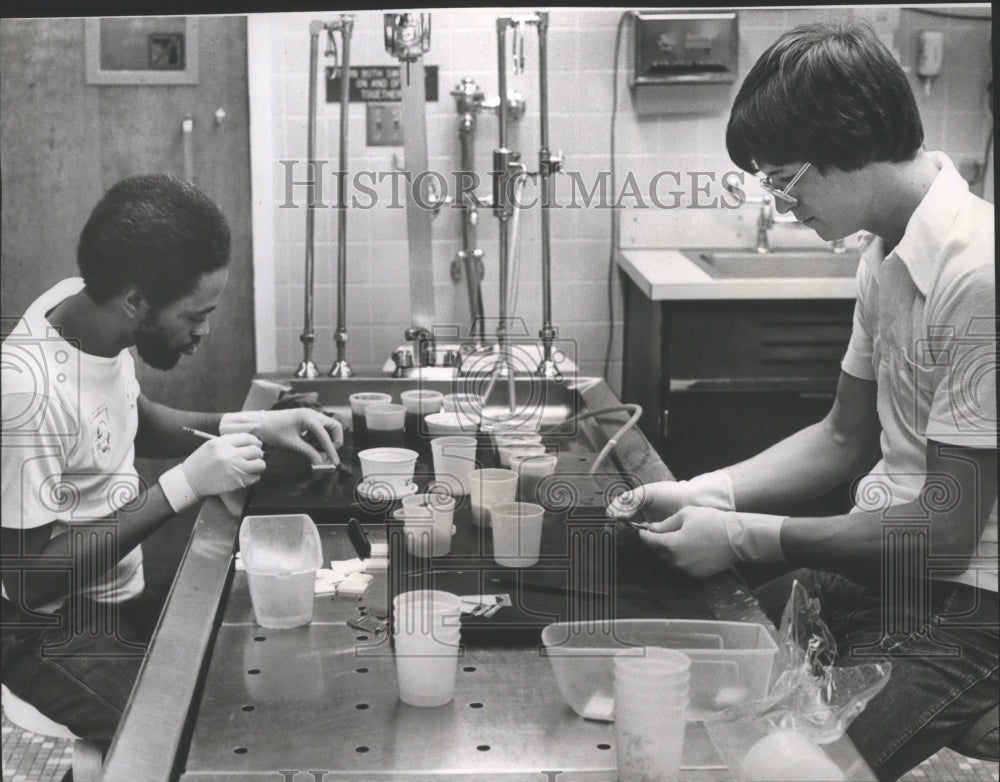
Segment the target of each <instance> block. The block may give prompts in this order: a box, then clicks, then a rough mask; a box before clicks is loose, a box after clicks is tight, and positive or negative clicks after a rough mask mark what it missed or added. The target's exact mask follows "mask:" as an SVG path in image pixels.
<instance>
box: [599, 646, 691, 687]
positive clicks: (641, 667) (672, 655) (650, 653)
mask: <svg viewBox="0 0 1000 782" xmlns="http://www.w3.org/2000/svg"><path fill="white" fill-rule="evenodd" d="M615 676H621V677H625V678H630V679H631V678H634V679H642V680H643V681H650V680H653V679H656V680H660V681H664V682H685V683H686V682H688V681H689V680H690V677H691V658H690V657H688V656H687V655H686V654H684V653H683V652H679V651H677V650H676V649H666V648H664V647H662V646H646V647H645V648H644V649H641V650H638V649H629V650H627V651H623V652H618V653H617V654H616V655H615Z"/></svg>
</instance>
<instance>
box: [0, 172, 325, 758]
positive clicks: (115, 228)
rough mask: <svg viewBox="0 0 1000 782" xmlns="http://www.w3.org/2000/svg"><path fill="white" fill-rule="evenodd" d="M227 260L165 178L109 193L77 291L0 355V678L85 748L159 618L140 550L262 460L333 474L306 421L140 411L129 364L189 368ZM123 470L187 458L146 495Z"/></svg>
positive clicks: (216, 227)
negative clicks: (283, 457)
mask: <svg viewBox="0 0 1000 782" xmlns="http://www.w3.org/2000/svg"><path fill="white" fill-rule="evenodd" d="M228 261H229V229H228V227H227V225H226V220H225V218H224V217H223V215H222V212H221V211H220V210H219V207H218V206H217V205H216V204H215V203H214V202H213V201H212V200H211V199H209V198H208V197H207V196H206V195H205V194H203V193H201V192H200V191H199V190H197V189H196V188H194V187H193V186H191V185H189V184H187V183H185V182H181V181H179V180H176V179H173V178H171V177H167V176H162V175H148V176H137V177H132V178H129V179H126V180H123V181H121V182H119V183H118V184H116V185H115V186H113V187H112V188H111V189H110V190H109V191H108V192H107V193H106V194H105V196H104V197H103V198H102V199H101V201H100V202H99V203H98V204H97V206H96V207H95V208H94V210H93V212H92V213H91V215H90V218H89V219H88V221H87V224H86V225H85V226H84V229H83V232H82V233H81V236H80V242H79V246H78V248H77V264H78V266H79V269H80V274H81V277H79V278H73V279H67V280H64V281H62V282H60V283H58V284H57V285H56V286H55V287H53V288H52V289H51V290H49V291H48V292H46V293H44V294H42V296H40V297H39V298H38V299H37V300H36V301H35V302H34V303H33V304H31V306H30V307H28V309H27V311H26V312H25V314H24V316H23V317H22V318H21V319H20V321H19V322H18V324H17V326H16V327H15V329H14V330H13V331H12V332H11V334H10V335H9V336H8V338H7V339H6V340H5V341H4V343H3V349H2V360H3V367H2V381H3V393H2V399H3V418H2V424H3V447H2V455H3V462H2V497H3V516H2V532H0V544H2V553H3V558H2V560H0V563H2V566H0V575H2V585H3V596H2V598H3V599H2V608H3V614H2V623H0V640H2V649H0V650H2V667H0V674H2V676H0V678H2V681H3V684H4V685H5V686H6V687H8V688H9V689H10V691H11V692H12V693H14V694H15V695H17V696H19V697H20V698H22V699H24V700H26V701H28V702H29V703H31V704H32V705H34V706H35V707H36V708H37V709H38V710H39V711H41V712H42V713H43V714H45V715H46V716H48V717H49V718H51V719H53V720H55V721H56V722H58V723H60V724H63V725H66V726H67V727H68V728H69V729H70V730H71V731H72V732H73V733H75V734H76V735H77V736H79V737H81V738H86V739H89V740H92V741H95V742H98V743H104V744H107V743H108V742H110V740H111V737H112V735H113V733H114V731H115V728H116V726H117V724H118V721H119V719H120V717H121V714H122V710H123V709H124V707H125V704H126V701H127V699H128V696H129V693H130V692H131V689H132V685H133V682H134V680H135V677H136V675H137V673H138V670H139V667H140V665H141V663H142V659H143V652H144V648H145V644H146V643H148V641H149V638H150V635H151V632H152V628H153V627H154V625H155V623H156V620H157V617H158V612H159V605H158V604H157V603H155V602H154V600H153V599H152V597H151V596H150V595H149V593H148V590H147V589H146V588H145V583H144V579H143V570H142V550H141V547H140V543H141V542H142V541H143V540H144V539H146V538H147V537H148V536H149V535H150V534H152V533H153V532H154V531H155V530H157V529H158V528H159V527H160V526H161V525H163V524H164V523H165V522H168V521H169V520H170V519H171V518H173V517H174V516H175V514H176V513H178V512H180V511H181V510H184V509H186V508H189V507H191V506H193V505H194V504H195V503H197V502H199V501H200V500H201V499H202V498H204V497H208V496H213V495H225V494H227V493H228V492H231V491H234V490H238V489H242V488H245V487H247V486H250V485H251V484H253V483H255V482H256V481H257V480H258V479H259V477H260V474H261V473H262V472H263V471H264V467H265V465H264V460H263V450H262V447H263V445H264V444H267V445H269V446H273V447H279V448H288V449H292V450H296V451H298V452H300V453H302V454H304V455H305V456H306V457H308V458H309V459H310V461H312V462H314V463H315V462H320V461H322V460H323V459H324V457H325V458H328V459H329V460H331V461H332V462H334V463H337V462H338V456H337V452H336V446H338V445H340V444H342V443H343V431H342V429H341V425H340V424H339V422H337V421H336V420H334V419H332V418H328V417H326V416H324V415H322V414H320V413H318V412H316V411H313V410H305V409H298V410H282V411H269V412H250V413H226V414H224V415H220V414H217V413H196V412H185V411H180V410H174V409H171V408H169V407H166V406H164V405H160V404H156V403H154V402H151V401H150V400H148V399H146V398H145V397H144V396H143V395H142V393H141V391H140V389H139V384H138V382H137V381H136V377H135V367H134V364H133V360H132V356H131V354H130V353H129V350H128V348H129V347H131V346H133V345H134V346H135V348H136V351H137V352H138V354H139V356H140V357H141V358H142V360H143V361H145V362H146V363H147V364H149V365H150V366H152V367H155V368H157V369H162V370H168V369H170V368H171V367H173V366H175V365H176V364H177V362H178V360H179V359H180V357H181V355H192V354H193V353H194V352H195V350H196V349H197V346H198V343H199V342H200V341H201V340H202V339H203V338H204V337H205V336H206V335H207V334H208V333H209V324H208V319H209V315H210V314H211V312H212V311H213V310H214V309H215V307H216V305H217V304H218V302H219V299H220V297H221V296H222V292H223V289H224V287H225V285H226V280H227V277H228V275H229V271H228V268H227V264H228ZM183 427H190V428H193V429H198V430H202V431H206V432H210V433H212V434H215V433H219V436H218V437H217V438H215V439H212V440H208V441H204V440H201V439H197V438H194V437H192V436H191V435H190V434H187V433H185V432H184V431H183ZM306 437H309V438H311V439H312V441H313V442H315V443H317V444H318V445H319V447H320V449H321V450H322V452H323V453H321V452H320V451H318V450H316V449H315V448H314V447H313V446H312V445H311V444H310V443H309V442H308V441H307V439H306ZM137 455H138V456H150V457H158V458H169V457H186V458H185V460H184V461H183V462H182V463H181V464H179V465H177V466H175V467H173V468H171V469H169V470H167V471H166V472H165V473H164V474H163V475H162V476H161V477H160V479H159V481H158V482H157V483H156V484H153V485H151V486H147V485H140V483H141V482H140V480H139V477H138V475H137V473H136V470H135V466H134V458H135V456H137ZM205 621H210V618H209V617H205Z"/></svg>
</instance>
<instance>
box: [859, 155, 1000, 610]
mask: <svg viewBox="0 0 1000 782" xmlns="http://www.w3.org/2000/svg"><path fill="white" fill-rule="evenodd" d="M929 154H930V155H931V157H932V159H933V160H934V162H935V164H936V165H937V166H938V168H939V169H940V173H939V174H938V175H937V177H936V178H935V179H934V182H933V183H932V185H931V188H930V190H928V192H927V194H926V195H925V196H924V199H923V200H922V201H921V202H920V205H919V206H918V207H917V209H916V211H914V213H913V215H912V217H911V218H910V221H909V222H908V223H907V226H906V232H905V233H904V235H903V238H902V240H901V241H900V242H899V244H898V245H897V246H896V247H895V249H894V250H893V251H892V252H890V253H889V254H888V255H885V253H884V248H883V245H882V241H881V240H880V239H879V238H877V237H869V238H868V239H867V240H866V241H865V242H863V244H862V261H861V264H860V266H859V268H858V276H857V288H858V300H857V304H856V306H855V310H854V329H853V332H852V334H851V341H850V344H849V346H848V349H847V353H846V355H845V356H844V360H843V362H842V364H841V367H842V369H843V370H844V372H846V373H848V374H850V375H853V376H854V377H858V378H861V379H864V380H874V381H876V382H877V384H878V417H879V422H880V423H881V426H882V434H881V445H882V460H881V461H880V462H879V463H878V464H877V465H876V466H875V467H874V468H873V469H872V471H871V472H870V473H869V474H868V475H867V476H865V477H864V478H863V479H862V480H861V481H860V482H859V484H858V488H857V492H856V495H855V502H856V506H855V509H856V510H860V511H885V509H886V508H888V507H890V506H893V505H899V504H901V503H906V502H911V501H913V500H914V499H916V498H917V496H918V495H919V493H920V490H921V489H922V487H923V486H924V483H925V480H927V478H928V476H927V464H926V449H927V441H928V440H934V441H936V442H939V443H944V444H949V445H960V446H966V447H969V448H989V449H995V448H996V447H997V406H996V355H997V353H996V351H997V342H996V319H995V318H996V280H995V274H996V269H995V263H996V261H995V258H994V219H993V206H992V205H991V204H989V203H987V202H986V201H983V200H982V199H980V198H978V197H977V196H975V195H973V194H972V193H970V192H969V187H968V184H967V183H966V182H965V180H964V179H963V178H962V177H961V175H960V174H959V173H958V171H957V170H956V169H955V166H954V165H953V164H952V162H951V161H950V160H949V159H948V157H947V156H945V155H943V154H941V153H929ZM949 491H950V487H948V486H945V485H943V484H942V486H941V492H939V493H938V496H939V497H940V498H941V501H942V503H947V502H949V501H950V500H949V499H947V498H948V497H949ZM951 497H952V498H953V497H954V494H953V492H952V493H951ZM890 517H891V513H889V512H887V513H886V518H887V519H888V518H890ZM900 521H902V520H900ZM913 521H916V522H919V519H915V520H913ZM971 521H972V520H970V531H972V532H974V529H973V527H972V525H971ZM930 555H931V557H930V561H929V567H930V573H929V575H930V577H931V578H938V579H943V580H951V581H962V582H964V583H968V584H972V585H974V586H979V587H981V588H984V589H990V590H992V591H994V592H995V591H996V590H997V565H996V557H997V505H996V498H995V497H994V498H993V509H992V511H991V513H990V517H989V519H988V521H987V522H986V526H985V529H984V530H983V533H982V535H981V537H980V540H979V549H978V553H977V557H976V561H975V562H974V564H973V566H972V567H970V568H969V570H967V571H965V572H964V573H956V572H955V571H950V572H949V571H946V570H941V571H935V570H934V552H933V551H931V552H930Z"/></svg>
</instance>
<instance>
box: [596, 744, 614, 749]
mask: <svg viewBox="0 0 1000 782" xmlns="http://www.w3.org/2000/svg"><path fill="white" fill-rule="evenodd" d="M597 748H598V749H611V745H610V744H598V745H597Z"/></svg>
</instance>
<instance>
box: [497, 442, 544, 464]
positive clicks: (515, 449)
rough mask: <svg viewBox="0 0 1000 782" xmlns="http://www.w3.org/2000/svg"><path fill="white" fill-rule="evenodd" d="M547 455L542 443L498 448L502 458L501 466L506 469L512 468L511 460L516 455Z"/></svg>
mask: <svg viewBox="0 0 1000 782" xmlns="http://www.w3.org/2000/svg"><path fill="white" fill-rule="evenodd" d="M543 453H545V446H544V445H542V444H541V443H530V444H523V445H501V446H500V447H499V448H497V454H498V455H499V457H500V464H501V465H503V466H504V467H510V459H511V457H512V456H514V455H515V454H517V455H519V456H520V455H522V454H523V455H526V456H541V455H542V454H543Z"/></svg>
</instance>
